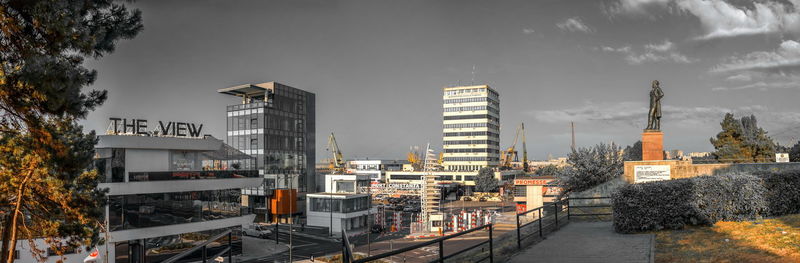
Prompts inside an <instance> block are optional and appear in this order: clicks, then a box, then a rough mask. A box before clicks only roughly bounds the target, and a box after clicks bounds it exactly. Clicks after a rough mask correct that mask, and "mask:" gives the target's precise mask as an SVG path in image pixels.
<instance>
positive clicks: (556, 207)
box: [553, 201, 558, 229]
mask: <svg viewBox="0 0 800 263" xmlns="http://www.w3.org/2000/svg"><path fill="white" fill-rule="evenodd" d="M553 210H555V211H556V229H558V201H556V202H555V203H553Z"/></svg>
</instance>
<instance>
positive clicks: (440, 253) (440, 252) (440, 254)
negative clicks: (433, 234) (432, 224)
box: [439, 240, 444, 263]
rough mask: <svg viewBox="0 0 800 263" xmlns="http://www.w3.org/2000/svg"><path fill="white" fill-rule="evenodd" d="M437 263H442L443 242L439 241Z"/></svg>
mask: <svg viewBox="0 0 800 263" xmlns="http://www.w3.org/2000/svg"><path fill="white" fill-rule="evenodd" d="M439 262H442V263H444V240H439Z"/></svg>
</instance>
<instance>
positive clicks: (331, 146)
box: [326, 133, 346, 174]
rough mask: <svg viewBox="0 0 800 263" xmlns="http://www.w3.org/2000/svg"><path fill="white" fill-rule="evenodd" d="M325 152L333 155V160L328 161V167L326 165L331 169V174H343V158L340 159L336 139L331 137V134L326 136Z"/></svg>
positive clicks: (340, 155) (340, 153) (340, 154)
mask: <svg viewBox="0 0 800 263" xmlns="http://www.w3.org/2000/svg"><path fill="white" fill-rule="evenodd" d="M326 150H328V151H330V152H331V154H332V155H333V158H331V160H330V165H328V168H330V169H331V173H333V174H337V173H339V174H344V173H345V170H346V167H345V165H344V158H343V157H342V151H341V150H339V145H338V144H336V137H335V136H333V133H331V136H328V148H327V149H326Z"/></svg>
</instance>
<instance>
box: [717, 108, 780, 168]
mask: <svg viewBox="0 0 800 263" xmlns="http://www.w3.org/2000/svg"><path fill="white" fill-rule="evenodd" d="M720 126H721V127H722V131H721V132H719V133H717V136H716V138H711V139H710V141H711V144H712V145H713V146H714V149H715V150H716V151H715V152H714V153H713V155H714V157H715V158H716V159H717V160H718V161H719V162H723V163H753V162H757V163H758V162H761V163H763V162H770V161H773V160H774V157H775V149H776V145H775V142H773V141H772V138H770V137H769V136H767V132H766V131H765V130H764V129H762V128H760V127H758V124H757V121H756V117H755V116H753V115H750V116H746V117H743V118H741V119H740V120H737V119H736V118H734V116H733V114H732V113H726V114H725V117H724V118H723V119H722V122H721V123H720Z"/></svg>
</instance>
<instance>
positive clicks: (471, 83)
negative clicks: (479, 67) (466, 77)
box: [470, 64, 475, 85]
mask: <svg viewBox="0 0 800 263" xmlns="http://www.w3.org/2000/svg"><path fill="white" fill-rule="evenodd" d="M470 85H475V64H472V82H470Z"/></svg>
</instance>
